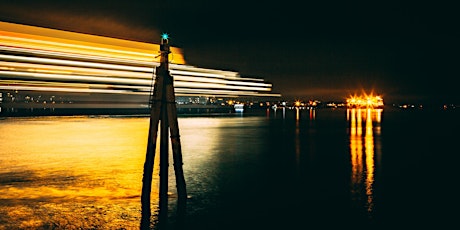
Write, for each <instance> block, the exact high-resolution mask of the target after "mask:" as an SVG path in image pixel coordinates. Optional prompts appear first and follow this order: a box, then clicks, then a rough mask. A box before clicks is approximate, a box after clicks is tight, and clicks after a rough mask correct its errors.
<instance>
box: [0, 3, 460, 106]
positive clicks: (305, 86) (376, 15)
mask: <svg viewBox="0 0 460 230" xmlns="http://www.w3.org/2000/svg"><path fill="white" fill-rule="evenodd" d="M459 15H460V14H458V12H457V8H456V7H455V6H454V5H452V4H450V5H449V4H447V3H443V2H442V1H432V2H427V1H412V2H411V1H388V0H387V1H308V0H304V1H291V0H279V1H270V0H267V1H250V0H246V1H244V0H233V1H230V0H223V1H216V0H199V1H193V0H170V1H166V0H165V1H152V0H150V1H144V0H131V1H119V0H118V1H117V0H98V1H94V0H91V1H86V0H73V1H61V0H59V1H58V0H54V1H53V0H32V1H31V0H12V1H8V0H1V2H0V20H1V21H7V22H15V23H21V24H28V25H35V26H42V27H48V28H56V29H63V30H70V31H75V32H83V33H90V34H96V35H102V36H110V37H117V38H123V39H130V40H137V41H144V42H155V43H158V42H159V40H160V37H159V34H161V33H163V32H166V33H168V34H170V37H171V39H170V42H171V43H172V45H173V46H177V47H180V48H182V49H183V50H184V53H185V58H186V61H187V62H188V63H189V64H191V65H194V66H198V67H205V68H215V69H225V70H233V71H238V72H240V74H241V75H242V76H247V77H259V78H263V79H265V80H267V81H269V82H271V83H273V86H274V88H273V91H274V92H276V93H281V94H282V95H283V96H285V97H290V98H298V99H320V100H342V99H343V98H345V97H347V96H348V95H350V94H353V93H361V92H362V91H365V92H371V91H374V93H377V94H382V95H383V96H384V99H385V100H386V101H387V102H390V103H391V102H411V103H419V102H420V103H425V102H427V103H457V104H458V103H460V97H459V90H458V88H459V87H458V86H459V83H457V82H458V80H457V79H458V77H459V67H460V64H459V63H460V62H459V61H460V58H459V51H460V45H459V44H458V43H459V41H460V39H459V38H460V36H459V31H460V30H459V26H458V22H460V20H459Z"/></svg>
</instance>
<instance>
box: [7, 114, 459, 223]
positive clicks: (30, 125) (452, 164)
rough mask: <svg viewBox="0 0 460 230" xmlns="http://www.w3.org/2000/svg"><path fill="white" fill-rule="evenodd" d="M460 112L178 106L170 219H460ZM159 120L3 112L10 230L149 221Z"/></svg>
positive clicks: (154, 194) (155, 208)
mask: <svg viewBox="0 0 460 230" xmlns="http://www.w3.org/2000/svg"><path fill="white" fill-rule="evenodd" d="M458 115H459V114H458V110H451V111H443V110H418V109H415V110H396V109H391V108H390V109H383V110H367V109H353V110H352V109H349V110H347V109H316V110H314V109H313V110H307V109H305V110H295V109H293V110H282V109H278V110H276V111H275V110H272V109H270V110H267V111H264V112H263V113H262V114H257V115H246V114H226V115H222V114H215V115H210V114H208V115H206V116H196V115H195V116H186V115H181V116H180V117H179V128H180V134H181V141H182V152H183V159H184V165H183V167H184V175H185V179H186V184H187V192H188V196H189V199H188V200H187V206H186V212H185V216H183V217H179V216H178V214H177V213H176V210H177V207H176V205H177V204H176V198H177V196H176V187H175V179H174V176H173V175H174V171H173V167H172V162H171V167H170V175H171V176H170V177H169V198H168V199H169V210H168V216H169V217H168V223H169V225H168V226H169V227H170V228H175V229H179V228H180V229H337V228H338V227H339V228H340V227H344V228H347V229H364V228H366V229H376V228H382V229H393V228H396V229H399V228H409V229H415V228H418V227H436V228H437V229H442V228H443V227H447V226H451V225H452V224H453V225H454V226H455V225H457V226H458V220H457V219H458V217H457V214H458V208H459V206H458V204H459V203H458V200H459V199H458V196H459V194H460V193H459V191H458V189H457V187H458V186H457V181H458V175H460V174H459V173H458V170H457V168H458V166H457V164H458V160H459V157H458V155H459V153H460V148H459V147H460V145H459V131H458V130H459V128H460V123H459V119H458V118H459V116H458ZM148 123H149V119H148V117H145V116H56V117H14V118H1V119H0V229H139V226H140V217H141V212H140V210H141V202H140V195H141V187H142V173H143V164H144V161H145V153H146V145H147V135H148V125H149V124H148ZM157 155H158V154H157ZM157 162H158V160H157V161H156V163H157ZM157 166H158V165H157V164H156V166H155V169H154V171H155V172H154V173H155V175H154V181H153V190H152V212H153V216H152V226H153V227H154V228H155V227H157V226H156V221H157V217H158V167H157ZM179 218H181V219H182V218H183V219H182V221H180V222H181V224H180V225H179V224H177V223H178V222H179V221H178V219H179ZM165 226H166V225H165Z"/></svg>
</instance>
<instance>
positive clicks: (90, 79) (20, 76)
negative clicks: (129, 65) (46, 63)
mask: <svg viewBox="0 0 460 230" xmlns="http://www.w3.org/2000/svg"><path fill="white" fill-rule="evenodd" d="M0 75H4V76H11V77H17V78H18V79H31V78H35V79H48V80H68V81H85V82H102V83H122V84H139V85H150V84H151V82H152V80H142V79H129V78H113V77H97V76H84V75H65V74H46V73H31V72H13V71H0Z"/></svg>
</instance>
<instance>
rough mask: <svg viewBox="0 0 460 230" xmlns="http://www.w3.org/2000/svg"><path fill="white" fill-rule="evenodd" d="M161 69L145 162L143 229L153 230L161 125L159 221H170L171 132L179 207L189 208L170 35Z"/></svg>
mask: <svg viewBox="0 0 460 230" xmlns="http://www.w3.org/2000/svg"><path fill="white" fill-rule="evenodd" d="M160 51H161V59H160V66H159V67H157V68H156V73H155V75H156V79H155V83H154V91H153V93H152V97H151V102H150V103H151V111H150V126H149V135H148V143H147V154H146V159H145V163H144V175H143V179H142V195H141V205H142V217H141V229H150V217H151V210H150V193H151V190H152V174H153V165H154V158H155V149H156V140H157V132H158V125H159V123H160V121H161V125H160V129H161V130H160V203H159V208H160V210H159V219H160V222H161V221H162V220H166V217H167V213H168V212H167V211H168V164H169V154H168V150H169V144H168V134H169V132H171V136H170V138H171V144H172V150H173V161H174V172H175V177H176V187H177V193H178V205H180V206H183V205H185V200H186V198H187V191H186V186H185V179H184V174H183V170H182V164H183V161H182V149H181V144H180V138H179V126H178V122H177V108H176V100H175V95H174V86H173V78H172V76H171V75H170V74H169V67H168V62H169V61H168V55H169V53H170V51H169V43H168V38H167V36H166V37H165V36H163V37H162V40H161V46H160Z"/></svg>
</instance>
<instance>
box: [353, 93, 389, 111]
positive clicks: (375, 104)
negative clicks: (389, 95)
mask: <svg viewBox="0 0 460 230" xmlns="http://www.w3.org/2000/svg"><path fill="white" fill-rule="evenodd" d="M383 105H384V104H383V98H382V96H380V95H376V96H374V95H373V94H372V93H371V94H369V95H367V94H364V95H362V96H356V95H355V96H350V97H349V98H347V106H348V107H349V108H382V107H383Z"/></svg>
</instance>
